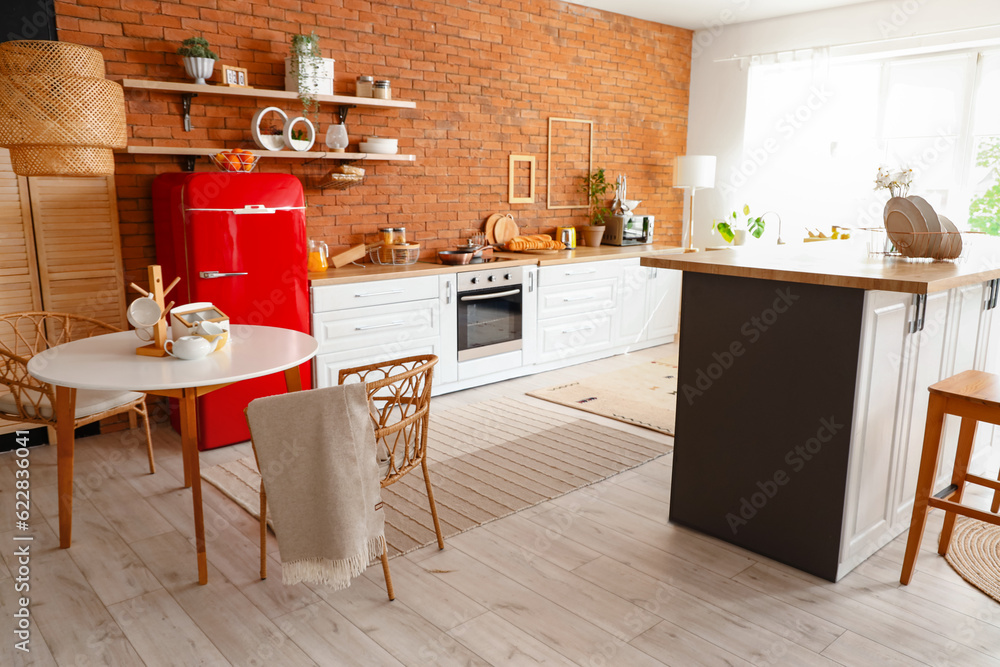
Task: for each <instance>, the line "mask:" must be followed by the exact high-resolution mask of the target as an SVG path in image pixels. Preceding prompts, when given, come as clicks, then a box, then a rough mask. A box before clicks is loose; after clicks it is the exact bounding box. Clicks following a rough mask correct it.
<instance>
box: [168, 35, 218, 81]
mask: <svg viewBox="0 0 1000 667" xmlns="http://www.w3.org/2000/svg"><path fill="white" fill-rule="evenodd" d="M177 55H179V56H181V57H182V58H183V59H184V70H185V71H186V72H187V74H188V76H190V77H191V78H192V79H194V82H195V83H202V84H204V83H207V81H206V79H208V78H209V77H210V76H212V70H213V69H215V61H216V60H218V59H219V56H218V55H217V54H216V53H215V52H214V51H212V49H211V48H209V46H208V40H207V39H205V38H204V37H188V38H187V39H185V40H184V41H183V42H181V47H180V48H179V49H177Z"/></svg>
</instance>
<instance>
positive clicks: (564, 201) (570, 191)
mask: <svg viewBox="0 0 1000 667" xmlns="http://www.w3.org/2000/svg"><path fill="white" fill-rule="evenodd" d="M593 153H594V122H593V121H590V120H582V119H579V118H549V150H548V164H547V165H546V166H547V171H546V174H545V181H546V182H545V199H546V201H545V206H546V208H550V209H553V208H559V209H572V208H588V206H589V204H588V202H587V198H586V195H585V194H583V193H582V191H581V190H580V178H582V177H585V176H587V175H589V174H590V171H591V168H592V167H593Z"/></svg>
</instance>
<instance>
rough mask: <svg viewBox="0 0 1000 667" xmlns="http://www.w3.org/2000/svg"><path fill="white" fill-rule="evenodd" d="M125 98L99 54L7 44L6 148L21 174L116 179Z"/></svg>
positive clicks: (2, 59) (2, 100)
mask: <svg viewBox="0 0 1000 667" xmlns="http://www.w3.org/2000/svg"><path fill="white" fill-rule="evenodd" d="M125 143H126V136H125V96H124V94H123V92H122V88H121V86H120V85H118V84H117V83H115V82H114V81H108V80H107V79H105V78H104V58H103V57H102V56H101V54H100V52H99V51H95V50H94V49H91V48H88V47H86V46H80V45H79V44H69V43H66V42H51V41H40V40H39V41H36V40H18V41H11V42H3V43H0V146H3V147H5V148H9V149H10V161H11V164H12V166H13V168H14V172H15V173H17V174H20V175H21V176H96V175H105V174H113V173H114V170H115V161H114V155H113V153H112V150H111V149H113V148H124V147H125Z"/></svg>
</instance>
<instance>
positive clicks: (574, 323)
mask: <svg viewBox="0 0 1000 667" xmlns="http://www.w3.org/2000/svg"><path fill="white" fill-rule="evenodd" d="M613 314H614V311H613V310H601V311H592V312H590V313H587V314H586V315H570V316H569V317H560V318H557V319H552V320H546V321H544V322H539V324H538V361H539V362H546V361H555V360H557V359H567V358H569V357H575V356H577V355H580V354H587V353H588V352H594V351H597V350H601V349H605V348H607V347H609V346H610V345H611V330H612V326H611V322H612V319H613V317H612V316H613Z"/></svg>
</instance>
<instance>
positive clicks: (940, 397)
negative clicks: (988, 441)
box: [899, 371, 1000, 586]
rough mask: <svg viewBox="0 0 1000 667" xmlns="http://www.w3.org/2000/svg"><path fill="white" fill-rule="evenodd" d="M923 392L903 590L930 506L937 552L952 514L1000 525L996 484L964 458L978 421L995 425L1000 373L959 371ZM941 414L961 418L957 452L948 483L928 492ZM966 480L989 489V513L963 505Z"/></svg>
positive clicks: (999, 420) (944, 547)
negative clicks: (939, 514) (936, 513)
mask: <svg viewBox="0 0 1000 667" xmlns="http://www.w3.org/2000/svg"><path fill="white" fill-rule="evenodd" d="M928 391H929V392H930V399H929V401H928V404H927V424H926V426H925V427H924V448H923V452H922V454H921V456H920V472H919V474H918V477H917V493H916V495H915V496H914V499H913V518H912V519H911V520H910V536H909V538H908V539H907V541H906V555H905V556H904V557H903V572H902V574H901V575H900V577H899V581H900V583H901V584H903V585H904V586H905V585H906V584H908V583H910V577H911V576H913V566H914V565H915V564H916V561H917V553H918V552H919V551H920V540H921V539H922V538H923V534H924V524H925V523H926V521H927V511H928V510H929V509H931V508H936V509H942V510H944V511H945V518H944V527H943V528H942V530H941V540H940V542H939V543H938V553H939V554H941V555H942V556H944V555H945V554H946V553H948V544H949V543H950V542H951V532H952V529H953V528H954V527H955V517H956V515H958V514H961V515H962V516H967V517H971V518H973V519H978V520H980V521H985V522H987V523H992V524H995V525H998V526H1000V514H997V511H998V510H1000V481H996V480H992V479H987V478H985V477H980V476H978V475H970V474H969V459H970V458H971V457H972V444H973V442H974V441H975V438H976V425H977V424H978V423H979V422H988V423H990V424H1000V375H994V374H993V373H986V372H983V371H964V372H962V373H959V374H958V375H953V376H952V377H950V378H948V379H946V380H941V381H940V382H938V383H936V384H932V385H931V386H930V387H929V388H928ZM945 415H957V416H959V417H961V418H962V426H961V428H960V429H959V433H958V449H957V450H956V452H955V467H954V470H953V472H952V475H951V485H949V486H948V487H946V488H945V489H944V490H943V491H941V492H940V493H937V494H934V490H933V486H934V479H935V478H936V477H937V468H938V454H939V451H940V449H941V431H942V428H943V426H944V416H945ZM966 482H970V483H972V484H978V485H980V486H985V487H987V488H990V489H993V505H992V508H991V509H992V511H991V512H986V511H983V510H979V509H975V508H974V507H968V506H966V505H963V504H962V492H963V491H964V489H965V484H966Z"/></svg>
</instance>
